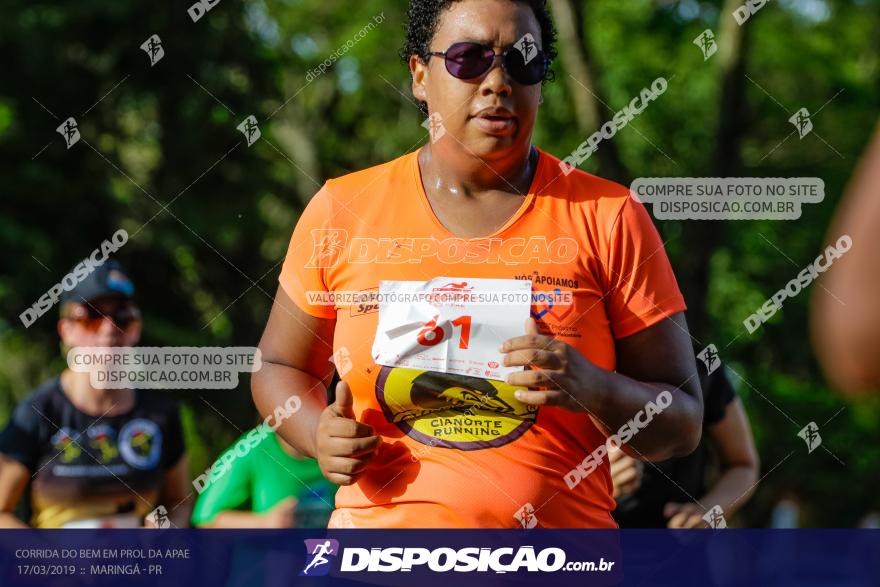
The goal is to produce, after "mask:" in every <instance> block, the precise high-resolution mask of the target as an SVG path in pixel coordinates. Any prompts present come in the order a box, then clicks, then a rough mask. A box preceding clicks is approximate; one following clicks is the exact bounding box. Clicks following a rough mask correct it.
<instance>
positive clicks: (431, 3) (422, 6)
mask: <svg viewBox="0 0 880 587" xmlns="http://www.w3.org/2000/svg"><path fill="white" fill-rule="evenodd" d="M458 1H460V0H410V3H409V9H408V10H407V13H406V16H407V23H406V43H405V44H404V46H403V48H402V49H401V50H400V58H401V59H403V61H404V63H409V58H410V55H418V56H419V59H421V60H422V61H423V62H427V60H428V51H429V50H430V45H431V40H432V39H433V38H434V35H435V34H436V33H437V27H438V26H439V24H440V15H441V14H442V13H443V11H444V10H446V9H447V8H449V7H450V6H451V5H452V4H454V3H455V2H458ZM511 1H512V2H525V3H526V4H528V5H529V7H530V8H531V9H532V12H534V13H535V18H536V19H537V20H538V25H539V26H540V27H541V48H542V49H543V51H544V53H546V54H547V57H549V58H550V61H551V63H552V61H553V60H554V59H555V58H556V28H555V27H554V26H553V21H552V20H551V19H550V13H549V11H548V10H547V0H511ZM553 79H554V73H553V70H552V69H550V68H548V69H547V75H546V76H545V77H544V82H548V81H552V80H553ZM542 83H543V82H542ZM419 106H420V107H421V108H422V111H423V112H425V114H427V112H428V110H427V106H426V105H425V103H424V102H423V103H421V104H420V105H419Z"/></svg>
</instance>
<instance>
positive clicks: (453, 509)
mask: <svg viewBox="0 0 880 587" xmlns="http://www.w3.org/2000/svg"><path fill="white" fill-rule="evenodd" d="M408 16H409V23H408V27H407V38H406V46H405V48H404V55H405V57H406V59H407V63H408V64H409V69H410V73H411V75H412V92H413V95H414V96H415V98H416V99H417V100H418V101H419V102H421V103H422V105H423V108H424V111H425V113H426V114H427V115H428V119H429V121H430V122H431V128H432V132H431V135H432V140H431V141H430V142H428V143H426V144H425V145H424V146H422V147H421V148H420V149H418V150H417V151H415V152H412V153H408V154H406V155H403V156H402V157H399V158H397V159H395V160H393V161H390V162H387V163H384V164H382V165H378V166H376V167H372V168H369V169H366V170H363V171H360V172H356V173H352V174H349V175H346V176H344V177H341V178H338V179H333V180H330V181H328V182H327V183H325V184H324V186H323V187H322V189H321V190H320V191H319V192H318V193H317V194H316V195H315V197H314V198H313V199H312V200H311V202H310V203H309V205H308V206H307V207H306V209H305V211H304V212H303V214H302V216H301V217H300V219H299V222H298V223H297V226H296V228H295V230H294V232H293V236H292V239H291V243H290V248H289V251H288V254H287V258H286V260H285V262H284V265H283V268H282V271H281V276H280V286H279V289H278V292H277V296H276V298H275V303H274V306H273V308H272V311H271V313H270V316H269V319H268V323H267V325H266V329H265V332H264V334H263V338H262V340H261V342H260V349H261V351H262V359H263V368H262V369H261V370H260V371H259V372H258V373H255V375H254V377H253V379H252V391H253V396H254V400H255V402H256V404H257V406H258V408H259V410H260V412H261V413H263V415H266V414H269V413H271V412H272V410H273V409H274V408H275V407H276V406H279V405H283V404H284V402H285V401H286V400H287V398H288V397H289V396H290V395H292V394H296V395H298V396H299V397H300V398H302V402H303V404H302V408H301V409H300V411H299V412H298V413H297V414H295V415H294V416H293V417H291V418H288V419H287V420H285V422H284V424H283V425H282V426H281V428H280V429H279V434H281V436H282V437H284V438H285V440H287V441H288V442H289V443H290V444H291V445H293V446H294V447H296V449H297V450H299V451H300V452H302V453H303V454H305V455H308V456H312V457H315V458H316V459H317V460H318V463H319V464H320V466H321V469H322V471H323V473H324V475H325V476H326V477H327V479H328V480H330V481H332V482H334V483H338V484H340V485H341V486H342V487H341V488H340V490H339V491H338V492H337V495H336V510H335V511H334V514H333V516H332V518H331V521H330V526H331V527H358V528H405V527H434V528H443V527H464V528H467V527H471V528H505V527H519V526H525V527H534V526H542V527H589V528H602V527H615V522H614V520H613V518H612V516H611V513H610V512H611V510H613V509H614V500H613V499H612V484H611V477H610V473H609V467H608V460H607V458H601V459H598V460H599V461H600V462H599V465H598V467H597V468H595V469H594V470H589V467H588V466H585V464H586V463H587V461H589V460H590V458H591V457H590V455H591V453H592V452H593V451H594V450H595V449H597V448H598V447H600V445H602V444H603V443H604V442H605V440H606V438H607V437H608V436H609V435H610V434H612V433H616V432H617V431H618V430H620V429H621V427H623V426H624V425H625V424H626V425H627V426H629V424H628V422H629V421H630V420H632V419H633V418H637V419H638V421H639V422H640V423H641V424H645V425H644V426H643V427H640V428H639V432H638V433H637V434H635V435H634V436H632V438H631V439H629V442H628V444H627V445H626V447H625V450H627V451H628V452H629V453H630V454H632V455H633V456H637V457H638V458H647V459H666V458H670V457H673V456H681V455H685V454H688V453H690V452H691V451H692V450H693V449H694V448H695V447H696V446H697V443H698V441H699V438H700V431H701V419H702V399H701V395H700V391H699V383H698V378H697V374H696V366H695V361H694V357H693V354H692V350H691V342H690V337H689V334H688V329H687V324H686V322H685V320H684V317H683V311H684V310H685V304H684V300H683V298H682V296H681V293H680V292H679V289H678V286H677V284H676V281H675V277H674V275H673V273H672V270H671V267H670V264H669V261H668V259H667V257H666V254H665V252H664V249H663V244H662V242H661V240H660V238H659V235H658V233H657V231H656V229H655V228H654V226H653V224H652V222H651V220H650V218H649V216H648V215H647V213H646V212H645V210H644V208H643V207H642V206H641V205H640V204H638V203H637V202H635V201H634V200H633V199H632V198H630V196H629V191H628V190H627V188H625V187H623V186H620V185H617V184H615V183H613V182H610V181H606V180H603V179H601V178H598V177H595V176H592V175H589V174H587V173H584V172H582V171H579V170H571V169H566V170H565V171H566V172H568V173H563V169H562V168H561V167H560V160H559V159H557V158H556V157H554V156H552V155H550V154H549V153H546V152H544V151H542V150H541V149H538V148H536V147H534V146H532V143H531V136H532V130H533V127H534V125H535V119H536V117H537V113H538V107H539V105H540V103H541V101H542V99H541V88H542V82H544V81H546V80H548V79H549V77H550V76H549V69H548V67H549V64H550V62H551V60H552V58H553V56H554V55H555V51H554V49H553V43H554V38H555V32H554V29H553V25H552V23H551V21H550V17H549V15H548V11H547V7H546V4H545V2H544V1H542V0H531V1H511V0H460V1H440V2H437V1H435V0H430V1H429V0H414V1H413V2H412V3H411V4H410V8H409V15H408ZM434 278H449V280H450V281H449V283H448V287H450V288H456V287H463V286H462V283H465V284H466V283H467V280H468V279H474V278H480V279H493V280H502V279H503V280H512V279H522V280H530V281H531V282H532V288H533V290H534V291H541V290H550V291H554V292H555V291H556V290H559V292H560V293H561V294H563V295H565V294H571V296H572V298H573V303H571V304H567V305H562V304H549V303H546V302H544V303H536V304H534V305H533V306H532V307H531V315H532V317H531V318H529V319H528V320H526V321H525V324H523V325H522V327H520V324H521V322H520V323H518V324H516V326H517V327H519V332H520V333H521V335H520V336H514V337H508V338H507V339H506V340H500V339H499V340H495V341H493V344H492V345H491V348H483V349H481V350H482V351H485V352H492V351H495V352H497V353H498V361H496V362H497V363H499V364H500V363H501V362H503V364H504V365H505V366H513V367H518V368H521V370H520V371H519V372H516V373H514V374H512V375H509V376H507V378H506V380H504V381H501V380H497V381H492V380H487V379H485V378H482V377H476V376H474V377H463V376H461V375H460V374H450V373H440V372H438V371H437V370H430V369H429V370H419V369H407V368H404V367H401V366H394V365H387V364H381V365H380V364H377V363H376V362H374V360H373V355H372V352H371V351H372V344H373V341H374V339H375V337H376V336H377V327H378V324H379V321H378V318H379V314H380V312H381V311H382V310H383V307H382V304H383V303H385V302H383V301H382V299H381V298H379V297H377V298H376V302H375V303H361V304H354V305H348V304H342V303H337V304H335V305H324V303H323V302H322V301H321V295H320V294H327V293H328V292H343V291H359V292H363V294H364V295H365V296H367V297H369V296H370V295H373V294H374V293H375V292H377V291H378V288H380V287H381V285H380V284H381V282H386V283H387V282H391V281H420V282H425V281H429V280H432V279H434ZM316 295H317V297H315V296H316ZM526 313H528V308H527V309H526ZM436 326H441V327H447V328H448V327H450V326H451V325H450V324H445V325H440V324H436V325H435V327H436ZM481 326H482V325H481V324H479V323H477V324H471V325H470V330H471V332H476V331H477V330H478V329H480V328H481ZM484 330H485V329H484ZM426 336H427V335H426ZM460 344H464V343H463V342H460ZM465 346H467V345H466V344H465ZM331 358H332V359H333V361H334V363H335V366H336V369H337V370H338V372H339V374H340V376H341V378H342V381H341V382H340V383H339V384H338V385H337V386H336V389H335V400H334V401H333V402H332V403H330V404H329V405H327V399H326V391H327V390H326V386H327V385H329V381H330V377H331V376H332V373H333V370H332V365H331V364H330V363H329V362H328V361H329V360H330V359H331ZM670 398H671V399H670ZM667 400H669V401H667ZM651 402H653V404H652V405H660V404H662V405H663V406H664V409H661V410H659V413H658V410H656V409H654V410H652V413H651V417H650V418H648V417H647V415H646V414H647V412H646V411H645V410H646V406H648V405H649V403H651ZM646 418H647V419H648V420H650V423H648V422H647V421H646ZM579 466H580V468H578V467H579Z"/></svg>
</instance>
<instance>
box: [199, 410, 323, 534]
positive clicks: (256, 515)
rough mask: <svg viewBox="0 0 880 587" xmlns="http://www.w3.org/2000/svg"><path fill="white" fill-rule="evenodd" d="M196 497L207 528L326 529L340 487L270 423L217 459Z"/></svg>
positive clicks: (200, 524)
mask: <svg viewBox="0 0 880 587" xmlns="http://www.w3.org/2000/svg"><path fill="white" fill-rule="evenodd" d="M211 471H212V472H211V473H210V475H209V477H208V479H207V480H206V485H205V486H204V489H203V490H202V491H201V493H200V495H199V497H198V499H197V500H196V505H195V508H194V509H193V517H192V522H193V525H194V526H199V527H202V528H326V527H327V521H328V520H329V519H330V514H331V513H332V512H333V499H334V496H335V494H336V486H335V485H333V484H332V483H330V482H329V481H327V480H326V479H325V478H324V475H322V474H321V468H320V467H319V466H318V462H317V461H316V460H315V459H310V458H307V457H304V456H303V455H302V454H301V453H300V452H299V451H297V450H296V449H295V448H293V447H292V446H290V445H289V444H287V443H286V442H285V441H284V439H282V438H281V437H280V436H278V435H277V434H275V432H273V431H272V430H270V429H269V428H268V426H266V425H265V424H260V426H258V427H257V428H254V429H252V430H250V431H248V432H247V433H245V434H244V435H242V436H241V438H239V439H238V440H237V441H236V442H235V444H233V445H232V446H231V447H230V448H229V449H228V450H227V451H226V452H225V453H224V454H222V455H221V456H220V458H218V459H217V462H216V463H215V464H214V466H213V467H212V469H211Z"/></svg>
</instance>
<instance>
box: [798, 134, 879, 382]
mask: <svg viewBox="0 0 880 587" xmlns="http://www.w3.org/2000/svg"><path fill="white" fill-rule="evenodd" d="M878 225H880V125H878V127H877V128H876V130H875V131H874V137H873V140H872V141H871V143H870V144H869V145H868V148H867V151H866V152H865V155H864V156H863V157H862V162H861V164H860V165H859V168H858V170H857V171H856V174H855V176H854V178H853V180H852V183H851V184H850V186H849V188H848V190H847V193H846V196H845V197H844V198H843V201H842V202H841V204H840V209H839V210H838V211H837V216H836V217H835V219H834V221H833V222H832V224H831V229H830V230H829V232H828V237H827V240H828V242H830V243H834V242H836V241H837V240H838V239H839V238H841V237H842V236H843V235H849V237H850V238H851V239H852V248H851V249H850V250H849V251H847V253H846V255H844V256H843V257H841V258H839V259H837V260H835V262H834V266H833V267H832V268H831V269H830V270H829V271H827V272H825V273H824V274H822V276H821V277H820V278H819V282H818V284H817V286H818V287H816V288H815V290H814V292H813V299H812V320H811V329H812V339H813V347H814V348H815V349H816V355H817V357H818V358H819V363H820V364H821V365H822V369H823V370H824V371H825V375H826V376H827V377H828V379H829V381H830V382H831V384H832V385H833V386H834V387H835V388H837V389H839V390H841V391H842V392H844V393H846V394H849V395H859V394H864V393H865V392H869V391H873V392H877V391H880V350H878V349H880V304H878V300H880V239H878V238H877V226H878Z"/></svg>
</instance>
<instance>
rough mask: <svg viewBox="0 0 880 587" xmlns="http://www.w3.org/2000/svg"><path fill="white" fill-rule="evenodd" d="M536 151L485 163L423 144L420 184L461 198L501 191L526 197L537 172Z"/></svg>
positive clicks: (477, 158)
mask: <svg viewBox="0 0 880 587" xmlns="http://www.w3.org/2000/svg"><path fill="white" fill-rule="evenodd" d="M537 155H538V153H537V150H535V149H533V148H532V147H531V145H529V146H528V147H527V148H526V149H525V151H523V152H521V153H518V154H517V155H516V156H510V157H504V158H499V159H496V160H484V159H481V158H479V157H477V156H475V155H473V154H472V153H468V152H466V151H464V150H462V149H451V150H444V151H440V152H438V151H437V150H436V149H434V148H432V146H431V144H430V143H428V144H426V145H425V146H424V147H423V148H422V150H421V151H420V152H419V164H420V167H421V169H422V174H423V177H422V181H423V182H424V183H425V185H426V186H427V185H430V186H431V187H432V188H434V189H442V190H443V191H446V192H450V193H453V194H459V195H462V196H474V197H479V196H480V194H484V193H488V192H493V191H502V192H512V193H518V194H526V193H527V192H528V189H529V187H530V185H531V182H532V178H533V177H534V175H535V170H536V168H537V161H538V157H537Z"/></svg>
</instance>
